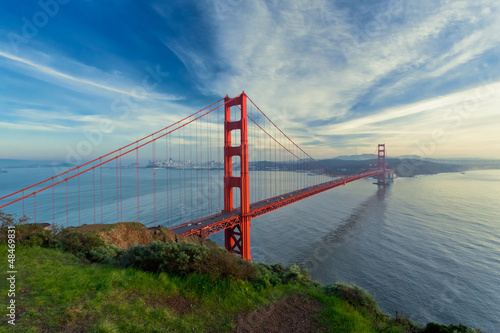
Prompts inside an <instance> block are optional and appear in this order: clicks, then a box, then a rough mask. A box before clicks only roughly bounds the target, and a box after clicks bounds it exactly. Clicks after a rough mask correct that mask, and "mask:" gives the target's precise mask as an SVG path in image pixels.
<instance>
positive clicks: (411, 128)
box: [0, 0, 500, 160]
mask: <svg viewBox="0 0 500 333" xmlns="http://www.w3.org/2000/svg"><path fill="white" fill-rule="evenodd" d="M499 7H500V2H498V1H496V0H491V1H490V0H477V1H458V0H457V1H454V0H441V1H436V0H420V1H402V0H388V1H387V0H384V1H373V0H370V1H356V0H354V1H353V0H330V1H326V0H304V1H299V0H295V1H261V0H254V1H243V0H215V1H213V0H212V1H208V0H206V1H205V0H197V1H189V0H178V1H177V0H169V1H140V0H134V1H127V0H120V1H118V0H107V1H92V0H87V1H85V0H79V1H77V0H41V1H29V2H28V1H22V2H21V1H3V2H2V3H1V4H0V142H1V146H2V148H1V150H0V158H12V159H61V160H63V159H66V160H67V159H68V154H69V152H70V151H71V150H74V149H76V147H77V146H78V144H79V143H80V142H82V140H87V141H90V142H91V143H92V144H93V146H92V151H91V154H90V153H89V157H97V156H99V155H101V154H105V153H107V152H108V151H111V150H113V149H115V148H118V147H120V146H123V145H125V144H128V143H129V142H132V141H135V140H136V139H138V138H140V137H143V136H145V135H147V134H150V133H152V132H154V131H155V130H157V129H160V128H163V127H165V126H167V125H169V124H171V123H173V122H174V121H176V120H177V119H180V118H182V117H184V116H186V115H189V114H191V113H193V112H195V111H197V110H199V109H201V108H202V107H205V106H207V105H209V104H211V103H212V102H214V101H216V100H218V99H219V98H221V97H223V96H225V95H226V94H228V95H229V96H236V95H237V94H239V93H241V92H242V91H243V90H244V91H245V92H246V93H247V95H248V96H249V97H250V98H251V99H252V100H253V101H255V103H256V104H257V105H258V106H259V107H260V108H261V109H262V110H263V111H264V112H265V113H266V114H267V115H268V116H269V117H270V118H271V119H272V120H273V121H274V122H275V123H276V124H277V125H278V126H280V127H281V128H282V130H283V131H284V132H285V133H287V135H288V136H289V137H291V138H292V139H294V140H295V141H296V142H297V143H298V144H299V145H300V146H301V147H303V148H304V149H305V150H306V151H307V152H309V153H310V154H311V155H312V156H314V157H316V158H329V157H333V156H338V155H351V154H362V153H373V151H374V150H375V148H376V144H377V143H385V144H386V145H387V153H388V155H389V156H390V155H392V156H398V155H420V156H423V157H428V158H462V157H465V158H500V134H499V130H500V61H499V60H500V34H499V33H498V32H499V31H500V15H499V9H500V8H499ZM90 155H92V156H90Z"/></svg>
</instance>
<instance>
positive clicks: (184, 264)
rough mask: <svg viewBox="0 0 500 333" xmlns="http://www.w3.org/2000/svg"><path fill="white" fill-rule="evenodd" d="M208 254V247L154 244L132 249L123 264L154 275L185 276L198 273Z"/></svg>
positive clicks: (126, 254)
mask: <svg viewBox="0 0 500 333" xmlns="http://www.w3.org/2000/svg"><path fill="white" fill-rule="evenodd" d="M207 253H208V249H207V248H206V247H203V246H201V247H199V246H196V245H194V244H178V243H160V242H153V243H151V244H149V245H147V246H143V245H138V246H134V247H132V248H130V249H129V250H128V251H127V252H125V253H124V254H123V256H122V258H121V264H122V266H124V267H135V268H138V269H140V270H144V271H149V272H154V273H157V272H167V273H172V274H180V275H185V274H188V273H192V272H196V271H198V270H199V264H200V262H201V261H202V260H203V259H204V257H205V256H206V254H207Z"/></svg>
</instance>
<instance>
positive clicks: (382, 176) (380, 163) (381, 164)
mask: <svg viewBox="0 0 500 333" xmlns="http://www.w3.org/2000/svg"><path fill="white" fill-rule="evenodd" d="M377 170H378V171H381V170H382V171H383V172H381V173H379V174H378V178H377V184H378V185H379V186H381V185H385V184H386V163H385V143H382V144H379V145H378V158H377Z"/></svg>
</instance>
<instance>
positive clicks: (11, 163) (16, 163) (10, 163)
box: [0, 158, 73, 169]
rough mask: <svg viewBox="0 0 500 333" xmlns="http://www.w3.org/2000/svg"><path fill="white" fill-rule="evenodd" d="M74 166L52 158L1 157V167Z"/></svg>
mask: <svg viewBox="0 0 500 333" xmlns="http://www.w3.org/2000/svg"><path fill="white" fill-rule="evenodd" d="M53 166H57V167H72V166H73V165H72V164H69V163H64V162H60V161H50V160H16V159H4V158H0V169H1V168H3V169H12V168H42V167H53Z"/></svg>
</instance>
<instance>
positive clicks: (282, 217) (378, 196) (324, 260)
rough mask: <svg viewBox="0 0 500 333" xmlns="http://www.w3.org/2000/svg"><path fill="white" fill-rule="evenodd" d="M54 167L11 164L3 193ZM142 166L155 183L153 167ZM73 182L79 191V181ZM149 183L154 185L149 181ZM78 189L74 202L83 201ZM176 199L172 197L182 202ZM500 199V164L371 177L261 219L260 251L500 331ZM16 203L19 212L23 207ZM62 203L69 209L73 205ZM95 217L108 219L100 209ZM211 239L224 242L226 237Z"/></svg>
mask: <svg viewBox="0 0 500 333" xmlns="http://www.w3.org/2000/svg"><path fill="white" fill-rule="evenodd" d="M51 172H52V171H51V170H50V169H19V170H14V169H10V170H9V173H6V174H0V185H1V187H0V194H6V193H10V192H12V191H14V190H17V189H19V187H20V186H22V185H30V184H31V183H33V182H34V181H36V180H40V179H43V178H44V177H45V176H51ZM104 172H105V173H106V172H107V171H104ZM109 172H111V171H109ZM141 172H142V173H141V177H142V178H143V179H144V178H145V179H146V180H147V179H148V178H147V177H148V176H145V174H146V172H143V171H142V170H141ZM127 173H131V177H132V171H124V175H125V176H124V177H126V174H127ZM217 176H218V174H217ZM187 184H188V185H189V182H188V183H187ZM149 185H150V184H149ZM179 185H181V184H180V183H179V184H178V186H179ZM219 185H220V183H219ZM71 186H72V187H73V190H74V187H75V186H76V184H74V183H73V184H72V185H71ZM82 186H84V185H82ZM141 186H146V187H147V186H148V185H147V182H146V184H145V185H142V183H141ZM186 186H187V185H186ZM73 190H72V189H71V188H70V196H71V195H73V198H70V199H72V200H71V201H72V202H75V197H74V192H75V191H73ZM83 190H87V191H91V189H89V188H88V187H87V188H84V189H83ZM64 191H65V189H64V187H61V188H59V189H58V190H57V191H56V193H55V195H56V196H58V195H59V196H63V197H64ZM105 191H106V190H105ZM141 191H143V189H142V188H141ZM144 191H145V190H144ZM158 191H159V192H160V193H161V191H162V190H161V187H160V185H158ZM123 192H124V193H123V195H121V194H120V196H123V200H124V203H122V205H124V206H125V207H128V206H131V207H134V205H136V203H135V200H136V199H135V195H136V188H134V187H124V188H123ZM71 193H73V194H71ZM115 193H116V189H112V190H109V195H108V194H106V193H105V194H104V199H105V200H104V206H106V205H109V206H110V211H111V212H108V211H107V210H105V214H109V216H110V217H111V216H113V213H112V212H113V211H114V212H116V208H115V206H116V200H115V201H113V198H116V195H115ZM159 196H160V197H161V195H160V194H159ZM108 197H109V202H107V201H106V200H107V198H108ZM167 198H168V197H167ZM178 199H179V198H173V199H172V198H171V200H174V204H175V200H178ZM141 200H143V201H142V204H141V219H142V218H144V219H145V220H149V221H151V218H152V214H151V212H150V211H151V205H150V204H145V202H150V198H148V197H147V195H146V196H145V197H144V198H142V197H141ZM159 200H160V199H159ZM194 200H195V201H196V198H194ZM98 201H99V199H98ZM499 203H500V171H499V170H492V171H474V172H467V173H466V174H460V173H450V174H439V175H432V176H419V177H417V178H399V179H397V180H396V181H395V182H394V184H393V185H391V186H389V187H387V188H386V189H377V186H376V185H373V180H369V179H365V180H359V181H356V182H354V183H351V184H348V185H347V186H344V187H339V188H336V189H333V190H330V191H327V192H325V193H322V194H319V195H316V196H314V197H312V198H308V199H306V200H303V201H300V202H298V203H295V204H293V205H290V206H287V207H284V208H281V209H279V210H277V211H274V212H271V213H268V214H266V215H264V216H261V217H259V218H256V219H253V220H252V229H251V252H252V257H253V259H254V260H255V261H264V262H267V263H275V262H283V263H284V264H292V263H297V264H299V265H301V266H302V267H307V268H308V269H309V271H310V273H311V275H312V277H313V278H314V279H316V280H319V281H321V282H322V283H324V284H328V283H332V282H335V281H346V282H352V283H355V284H357V285H359V286H361V287H362V288H364V289H366V290H368V291H369V292H370V293H371V294H372V295H373V296H374V297H375V299H376V300H377V302H378V304H379V306H380V308H381V309H382V310H383V311H384V312H386V313H388V314H391V315H394V314H395V311H398V312H399V313H400V314H403V315H405V316H406V317H409V318H411V319H413V320H414V321H416V322H418V323H421V324H423V323H426V322H429V321H435V322H439V323H443V324H457V323H462V324H465V325H467V326H471V327H478V328H481V329H483V330H485V331H487V332H500V306H499V304H500V207H499ZM97 205H99V202H98V203H97ZM213 205H214V207H215V209H219V208H220V207H217V205H218V206H220V205H221V203H220V200H219V198H216V197H214V198H213ZM26 206H27V207H26V208H25V209H26V210H27V211H28V214H32V212H31V211H30V209H31V208H29V207H28V206H29V204H28V203H27V204H26ZM49 206H50V205H49ZM49 206H47V204H45V205H42V206H39V207H38V208H37V209H38V214H39V215H40V214H43V213H44V210H45V213H46V214H48V215H47V216H50V212H51V211H52V207H49ZM90 206H91V203H89V202H88V200H86V201H85V202H82V216H80V218H81V219H82V220H83V221H85V223H93V218H94V213H93V211H92V208H91V207H90ZM159 206H160V208H159V209H161V204H159ZM16 207H17V209H20V204H19V205H17V206H16ZM30 207H31V206H30ZM74 208H75V205H74V204H73V205H72V206H71V207H70V210H71V212H70V213H69V219H70V220H71V221H75V220H76V219H77V218H78V216H77V213H76V211H75V209H74ZM120 208H121V207H120ZM55 209H56V211H60V212H62V213H64V211H65V207H56V208H55ZM131 214H132V215H130V216H128V217H127V218H124V220H133V217H134V216H136V213H135V211H134V210H133V209H132V213H131ZM62 215H65V213H64V214H62ZM115 215H116V214H115ZM114 218H115V217H113V219H114ZM182 218H186V217H182ZM160 219H161V217H160ZM63 220H64V221H65V220H66V217H65V216H64V217H63ZM96 220H97V222H100V213H99V210H97V213H96ZM104 220H105V221H106V220H108V218H107V216H106V215H105V216H104ZM64 221H63V222H64ZM49 222H50V221H49ZM111 222H115V221H113V220H111ZM70 224H74V223H70ZM149 224H150V223H149ZM212 238H213V239H214V240H216V241H218V242H220V243H221V242H222V235H221V234H216V235H213V236H212Z"/></svg>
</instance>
